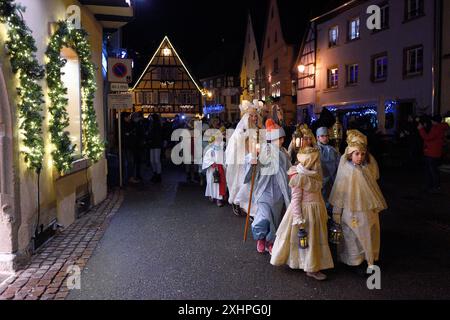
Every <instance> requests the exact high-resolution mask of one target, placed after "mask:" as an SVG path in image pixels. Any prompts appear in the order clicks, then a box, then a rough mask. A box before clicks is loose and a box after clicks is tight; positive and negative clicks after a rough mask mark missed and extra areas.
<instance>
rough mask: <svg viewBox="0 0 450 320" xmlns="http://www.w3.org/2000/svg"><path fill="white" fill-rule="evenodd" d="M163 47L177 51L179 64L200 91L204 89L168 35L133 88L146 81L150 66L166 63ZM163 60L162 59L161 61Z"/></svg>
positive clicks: (176, 57) (176, 55)
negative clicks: (161, 52)
mask: <svg viewBox="0 0 450 320" xmlns="http://www.w3.org/2000/svg"><path fill="white" fill-rule="evenodd" d="M163 47H166V48H169V49H171V50H173V52H174V53H175V61H176V62H177V63H179V64H181V65H182V66H183V68H184V70H185V72H186V73H187V74H188V75H189V77H190V78H191V80H192V83H193V84H194V85H195V87H196V88H197V89H198V91H200V92H201V91H202V90H201V88H200V86H199V85H198V83H199V81H197V79H196V78H195V77H193V76H192V74H191V73H190V72H189V69H188V67H187V66H186V64H185V63H184V62H183V60H182V59H181V57H180V55H179V54H178V52H177V50H176V49H175V47H174V45H173V44H172V42H171V41H170V40H169V38H168V37H167V36H165V37H164V39H163V40H162V41H161V43H160V45H159V46H158V49H156V51H155V53H154V55H153V57H152V58H151V59H150V61H149V62H148V64H147V66H146V67H145V69H144V71H143V72H142V74H141V76H140V77H139V79H138V80H137V81H136V83H135V84H134V86H133V89H132V90H134V89H136V87H138V86H139V84H140V82H141V81H145V80H143V79H144V76H145V75H146V74H147V72H148V70H149V68H150V67H151V66H152V65H163V64H164V63H163V62H161V61H162V60H161V59H162V57H161V56H160V51H161V50H162V48H163ZM160 60H161V61H160Z"/></svg>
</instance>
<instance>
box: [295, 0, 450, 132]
mask: <svg viewBox="0 0 450 320" xmlns="http://www.w3.org/2000/svg"><path fill="white" fill-rule="evenodd" d="M439 3H440V0H433V1H428V0H426V1H424V0H405V1H384V2H383V1H381V2H380V1H377V0H370V1H361V0H353V1H341V4H342V5H341V6H339V5H338V6H336V7H334V8H330V10H329V11H325V12H322V13H321V14H318V15H317V17H316V18H314V19H312V20H311V21H310V26H309V31H308V32H307V33H306V34H305V37H304V40H303V42H302V44H301V49H300V53H299V56H298V59H297V63H296V68H297V69H298V71H297V73H298V95H297V96H298V101H297V104H298V115H299V121H306V122H308V119H311V118H315V117H316V116H318V114H320V113H321V111H322V110H323V108H326V109H328V110H330V111H332V112H333V113H335V114H336V113H338V114H339V115H340V117H341V120H343V123H344V125H345V126H350V125H355V126H357V127H359V128H361V129H363V130H367V131H371V132H374V131H375V130H378V129H379V130H380V131H382V132H384V133H386V134H394V133H395V132H399V131H401V129H402V126H404V125H406V123H407V121H408V117H409V116H412V115H421V114H436V113H438V112H440V108H439V103H438V100H439V99H438V89H439V88H438V83H439V82H438V72H437V70H438V69H439V67H438V64H437V62H438V61H439V56H438V51H437V48H438V46H437V42H436V40H437V38H438V36H437V32H438V28H439V22H438V21H437V20H436V17H437V16H438V14H437V12H438V11H437V10H436V8H438V5H439ZM371 5H377V6H379V8H380V11H379V13H380V18H381V19H380V22H381V24H380V26H379V27H381V28H378V27H377V28H375V27H371V28H369V27H368V24H367V23H368V20H369V19H370V18H371V14H368V13H367V10H368V8H369V6H371ZM369 22H373V21H372V20H369ZM369 25H370V26H372V24H371V23H369ZM447 29H448V28H447Z"/></svg>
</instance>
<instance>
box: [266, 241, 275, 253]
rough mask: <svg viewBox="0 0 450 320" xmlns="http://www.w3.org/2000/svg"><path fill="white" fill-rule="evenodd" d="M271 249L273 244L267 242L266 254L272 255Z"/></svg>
mask: <svg viewBox="0 0 450 320" xmlns="http://www.w3.org/2000/svg"><path fill="white" fill-rule="evenodd" d="M272 249H273V243H272V242H267V245H266V252H268V253H269V254H270V255H272Z"/></svg>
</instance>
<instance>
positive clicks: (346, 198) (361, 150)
mask: <svg viewBox="0 0 450 320" xmlns="http://www.w3.org/2000/svg"><path fill="white" fill-rule="evenodd" d="M347 144H348V147H347V149H346V150H345V154H344V155H343V156H342V157H341V161H340V164H339V168H338V172H337V175H336V180H335V183H334V185H333V189H332V190H331V194H330V198H329V202H330V204H331V205H332V206H333V220H334V221H335V222H336V223H338V224H341V225H342V233H343V239H342V240H341V241H340V243H339V244H338V247H337V249H338V259H339V260H340V261H341V262H343V263H345V264H347V265H349V266H359V265H361V264H362V263H363V262H364V261H367V264H368V266H369V267H371V266H373V265H374V263H375V261H377V260H378V258H379V253H380V220H379V213H380V212H381V211H383V210H385V209H386V208H387V205H386V201H385V199H384V197H383V194H382V193H381V190H380V187H379V186H378V183H377V180H378V179H379V171H378V165H377V162H376V160H375V158H374V157H372V155H371V154H370V153H369V152H368V150H367V137H366V136H365V135H363V134H362V133H361V132H359V131H358V130H349V131H348V133H347Z"/></svg>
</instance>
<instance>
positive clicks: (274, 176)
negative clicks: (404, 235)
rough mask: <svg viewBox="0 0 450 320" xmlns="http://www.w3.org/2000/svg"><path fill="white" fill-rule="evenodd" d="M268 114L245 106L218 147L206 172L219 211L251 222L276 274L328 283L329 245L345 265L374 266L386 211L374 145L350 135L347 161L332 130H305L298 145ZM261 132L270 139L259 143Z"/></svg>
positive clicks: (209, 153)
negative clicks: (282, 269)
mask: <svg viewBox="0 0 450 320" xmlns="http://www.w3.org/2000/svg"><path fill="white" fill-rule="evenodd" d="M264 109H265V106H264V105H263V104H261V103H260V102H258V101H254V102H253V103H251V102H248V101H244V102H243V104H242V105H241V114H242V118H241V120H240V121H239V123H238V124H237V126H236V128H235V130H234V133H233V135H232V136H231V138H230V139H229V140H227V141H226V142H225V141H224V139H223V135H222V134H221V132H223V129H225V128H222V131H219V132H218V133H217V135H216V136H215V137H214V139H211V141H210V142H211V143H210V144H209V145H208V146H207V148H206V152H205V157H204V161H203V166H202V169H203V170H206V171H207V179H206V180H207V181H206V193H205V195H206V197H208V198H209V199H210V200H211V201H216V202H217V203H218V205H219V206H221V205H223V202H224V201H228V202H229V204H231V206H232V208H233V212H234V213H235V214H236V215H242V216H247V219H248V218H249V217H250V216H251V217H252V219H251V220H252V224H251V232H252V235H253V238H254V240H255V241H256V250H257V252H258V253H261V254H264V253H265V252H268V253H270V255H271V260H270V263H271V264H272V265H274V266H281V265H288V266H289V267H290V268H292V269H302V270H304V271H305V272H306V275H307V276H309V277H312V278H314V279H317V280H325V279H326V278H327V277H326V275H325V274H324V273H323V272H322V271H323V270H326V269H331V268H333V267H334V263H335V262H334V261H333V257H332V254H331V250H330V245H329V237H331V238H332V240H333V241H335V242H336V243H337V257H338V260H339V261H340V262H343V263H345V264H347V265H350V266H355V267H357V266H361V265H362V264H363V263H367V266H369V267H371V266H374V264H375V263H376V261H377V260H378V259H379V251H380V223H379V217H378V215H379V213H380V212H381V211H383V210H385V209H386V208H387V204H386V201H385V199H384V197H383V195H382V193H381V190H380V188H379V186H378V183H377V180H378V179H379V171H378V165H377V162H376V160H375V158H374V157H373V156H372V155H371V154H370V153H369V151H368V141H367V137H366V136H365V135H364V134H362V133H361V132H360V131H358V130H350V131H348V132H347V148H346V149H345V152H344V154H343V155H340V154H339V152H338V151H337V150H336V149H335V148H334V147H333V146H331V145H329V142H330V140H329V134H328V132H329V131H328V128H326V127H320V128H318V129H317V131H316V132H315V133H313V132H312V131H311V129H310V128H308V126H307V125H302V126H301V127H300V130H301V142H300V145H297V144H298V141H296V139H293V137H292V134H291V132H290V133H289V134H287V133H286V130H285V129H284V128H283V127H286V126H285V124H284V121H283V114H282V112H281V111H280V110H279V107H278V106H275V107H274V108H273V110H272V112H267V110H264ZM264 118H266V119H264ZM252 129H254V130H252ZM261 129H265V130H264V131H261V134H265V136H264V137H263V138H262V139H258V136H259V134H260V131H259V130H261ZM255 132H256V137H255V136H254V135H255ZM252 141H258V142H260V143H257V144H254V143H252ZM239 159H241V160H242V159H244V161H239ZM330 230H332V231H333V232H334V233H333V235H331V233H330V234H329V232H331V231H330ZM331 238H330V239H331Z"/></svg>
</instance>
